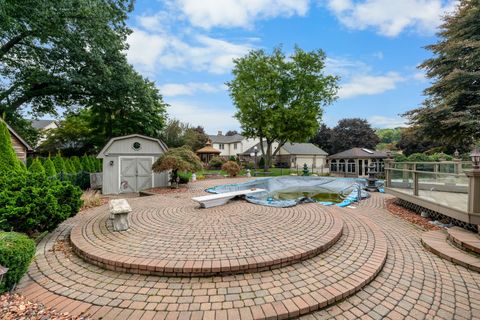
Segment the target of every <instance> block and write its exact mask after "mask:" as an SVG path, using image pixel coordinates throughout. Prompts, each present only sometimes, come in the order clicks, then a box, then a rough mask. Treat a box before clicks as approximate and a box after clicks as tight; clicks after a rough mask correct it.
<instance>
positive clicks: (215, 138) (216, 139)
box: [208, 134, 244, 143]
mask: <svg viewBox="0 0 480 320" xmlns="http://www.w3.org/2000/svg"><path fill="white" fill-rule="evenodd" d="M208 137H209V138H210V140H211V141H212V143H234V142H241V141H242V140H243V139H244V138H243V136H242V135H241V134H235V135H233V136H224V135H222V134H220V135H218V134H217V135H209V136H208Z"/></svg>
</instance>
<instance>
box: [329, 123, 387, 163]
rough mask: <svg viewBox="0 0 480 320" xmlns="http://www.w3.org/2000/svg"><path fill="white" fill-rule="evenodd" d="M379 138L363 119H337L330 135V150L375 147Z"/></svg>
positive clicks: (334, 151)
mask: <svg viewBox="0 0 480 320" xmlns="http://www.w3.org/2000/svg"><path fill="white" fill-rule="evenodd" d="M379 141H380V139H379V138H378V136H377V135H376V134H375V130H373V129H372V127H371V126H370V124H369V123H368V122H367V120H365V119H359V118H350V119H342V120H340V121H338V124H337V125H336V126H335V127H334V128H333V129H332V131H331V135H330V148H331V149H330V151H331V153H332V154H333V153H337V152H341V151H345V150H347V149H350V148H356V147H359V148H369V149H375V146H376V145H377V144H378V143H379Z"/></svg>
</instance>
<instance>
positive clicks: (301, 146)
mask: <svg viewBox="0 0 480 320" xmlns="http://www.w3.org/2000/svg"><path fill="white" fill-rule="evenodd" d="M282 148H283V149H284V150H285V151H287V152H288V153H290V154H295V155H322V156H326V155H328V153H326V152H325V151H323V150H322V149H320V148H319V147H317V146H316V145H314V144H313V143H291V142H287V143H285V144H284V145H283V146H282Z"/></svg>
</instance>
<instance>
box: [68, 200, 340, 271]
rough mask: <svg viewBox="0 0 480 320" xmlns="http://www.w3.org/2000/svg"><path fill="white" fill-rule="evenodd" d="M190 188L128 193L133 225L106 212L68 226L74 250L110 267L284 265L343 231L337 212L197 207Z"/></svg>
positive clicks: (330, 241)
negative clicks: (119, 223) (116, 226)
mask: <svg viewBox="0 0 480 320" xmlns="http://www.w3.org/2000/svg"><path fill="white" fill-rule="evenodd" d="M189 197H191V194H186V195H180V196H177V197H172V196H171V195H170V196H155V197H151V198H149V199H148V200H147V199H145V198H140V199H136V200H134V199H132V200H130V201H129V202H130V205H131V206H132V207H133V208H134V211H133V212H132V214H131V224H130V230H128V231H125V232H115V231H113V227H112V222H111V220H110V219H109V215H108V213H107V212H105V213H103V214H98V215H95V216H93V217H92V218H91V219H90V220H88V221H87V222H86V223H84V224H78V225H77V226H75V227H74V228H73V230H72V232H71V241H72V245H73V247H74V250H75V251H76V252H77V253H79V254H80V255H81V256H83V257H85V258H86V259H87V260H88V261H90V262H92V263H95V264H97V265H99V266H102V267H106V268H108V269H110V270H117V271H122V272H125V271H128V272H131V273H141V274H157V275H177V276H192V275H215V274H232V273H240V272H245V271H249V272H254V271H260V270H268V269H273V268H275V267H281V266H282V267H283V266H287V265H290V264H293V263H295V262H298V261H301V260H305V259H308V258H310V257H312V256H315V255H317V254H319V253H321V252H324V251H326V250H328V249H329V248H330V247H331V246H332V245H333V244H334V243H335V242H336V241H337V240H338V239H339V238H340V236H341V235H342V229H343V220H342V219H341V218H340V214H339V213H338V212H335V211H330V212H324V214H318V206H317V205H307V206H297V207H295V208H291V209H290V210H284V209H282V208H268V207H264V206H256V205H252V204H249V203H245V202H244V201H242V200H241V201H236V202H232V203H229V204H227V205H225V206H219V207H215V208H211V209H200V208H198V204H197V203H195V202H193V201H188V200H189ZM186 200H187V201H186Z"/></svg>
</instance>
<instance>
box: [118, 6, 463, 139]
mask: <svg viewBox="0 0 480 320" xmlns="http://www.w3.org/2000/svg"><path fill="white" fill-rule="evenodd" d="M455 5H456V1H452V0H401V1H398V0H201V1H200V0H137V1H136V4H135V10H134V12H133V13H132V14H131V15H130V17H129V21H128V24H129V26H130V27H131V28H132V30H133V32H132V34H131V35H130V36H129V38H128V43H129V46H130V48H129V50H128V52H127V57H128V60H129V62H130V63H131V64H133V65H134V66H135V68H136V69H137V70H138V71H139V72H141V73H142V74H143V75H144V76H146V77H148V78H149V79H150V80H152V81H154V82H155V84H156V85H157V87H158V88H159V90H160V93H161V94H162V95H163V97H164V100H165V102H166V103H168V104H169V105H170V106H169V107H168V115H169V117H170V118H176V119H179V120H181V121H182V122H186V123H189V124H191V125H195V126H196V125H201V126H203V127H204V128H205V130H206V131H207V132H208V133H211V134H213V133H216V132H217V131H224V132H225V131H228V130H238V131H240V124H239V123H238V121H237V120H236V119H234V117H233V115H234V113H235V107H234V105H233V103H232V100H231V98H230V96H229V94H228V90H227V87H226V85H225V83H226V82H227V81H229V80H231V79H232V74H231V70H232V68H233V59H234V58H238V57H242V56H244V55H246V54H247V53H248V52H249V51H250V50H256V49H263V50H265V51H266V52H268V53H271V52H272V49H273V48H274V47H276V46H279V45H281V46H282V48H283V50H284V51H285V52H286V53H291V52H292V51H293V48H294V47H295V45H298V46H299V47H300V48H302V49H304V50H306V51H311V50H317V49H322V50H323V51H325V53H326V55H327V60H326V70H325V73H326V74H333V75H338V76H340V77H341V80H340V83H339V84H340V89H339V92H338V99H337V100H336V101H335V102H334V103H333V104H331V105H329V106H327V107H326V108H325V110H324V114H323V122H324V123H325V124H326V125H328V126H330V127H332V126H335V125H336V123H337V122H338V120H340V119H343V118H353V117H360V118H363V119H367V120H368V121H369V122H370V123H371V124H372V126H373V127H374V128H392V127H397V126H405V119H404V118H402V117H401V116H400V115H401V114H403V113H404V112H406V111H408V110H410V109H413V108H415V107H418V106H419V105H421V103H422V101H423V99H424V98H425V97H424V96H423V90H424V89H425V88H426V87H428V85H429V83H430V82H429V81H430V80H428V79H426V78H425V75H424V71H423V70H420V69H418V68H417V66H418V65H419V64H420V63H422V62H423V61H424V60H425V59H427V58H429V57H431V55H432V54H431V52H429V51H428V50H426V49H425V48H424V47H425V46H427V45H429V44H433V43H435V42H436V41H437V40H438V39H437V37H436V35H435V33H436V32H437V31H438V26H439V25H440V24H441V22H442V20H441V17H442V16H443V15H444V14H445V13H447V12H451V11H452V10H453V9H454V8H455Z"/></svg>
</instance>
